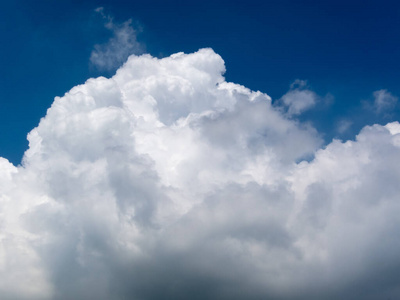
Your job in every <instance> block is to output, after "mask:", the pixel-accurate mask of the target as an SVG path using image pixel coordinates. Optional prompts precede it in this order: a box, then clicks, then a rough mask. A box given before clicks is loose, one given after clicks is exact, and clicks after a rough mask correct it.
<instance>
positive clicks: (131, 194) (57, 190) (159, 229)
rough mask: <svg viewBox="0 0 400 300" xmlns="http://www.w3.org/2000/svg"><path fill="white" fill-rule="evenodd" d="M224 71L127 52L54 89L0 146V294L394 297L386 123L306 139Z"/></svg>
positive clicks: (209, 61) (390, 133) (392, 127)
mask: <svg viewBox="0 0 400 300" xmlns="http://www.w3.org/2000/svg"><path fill="white" fill-rule="evenodd" d="M224 72H225V66H224V61H223V60H222V58H221V57H220V56H219V55H218V54H216V53H214V51H213V50H211V49H201V50H199V51H198V52H196V53H193V54H183V53H177V54H174V55H172V56H170V57H166V58H163V59H157V58H155V57H152V56H150V55H142V56H130V57H129V59H128V61H127V62H126V63H125V64H124V65H123V66H122V67H121V68H120V69H119V70H118V71H117V73H116V74H115V75H114V76H113V77H112V78H110V79H107V78H104V77H99V78H96V79H89V80H88V81H87V82H86V83H85V84H83V85H79V86H76V87H74V88H73V89H71V91H69V92H68V93H67V94H66V95H65V96H64V97H62V98H56V99H55V101H54V103H53V104H52V106H51V107H50V109H49V110H48V112H47V115H46V116H45V117H44V118H43V119H42V120H41V121H40V124H39V125H38V126H37V127H36V128H35V129H33V130H32V131H31V132H30V133H29V135H28V139H29V149H28V150H27V151H26V153H25V156H24V159H23V164H22V166H18V167H15V166H13V165H12V164H11V163H9V162H8V161H7V160H6V159H3V158H0V167H1V168H0V207H1V209H0V224H1V226H2V231H1V233H0V237H1V239H0V274H1V278H2V280H1V282H0V298H2V299H188V298H190V299H350V298H351V299H376V298H385V297H386V298H388V297H392V298H396V297H398V296H399V293H398V289H397V287H398V285H397V278H398V275H399V274H398V270H399V268H398V267H399V265H400V259H399V257H398V252H399V250H400V243H399V241H398V239H396V236H397V233H398V231H399V229H400V222H399V221H397V220H398V217H397V216H398V214H399V212H400V205H399V201H398V198H399V197H398V196H399V193H400V189H399V185H398V182H399V180H400V171H399V169H398V167H397V164H396V162H398V161H400V125H399V123H397V122H394V123H390V124H387V125H386V126H381V125H374V126H367V127H365V128H364V129H363V130H362V131H361V132H360V133H359V135H358V136H357V138H356V140H355V141H347V142H341V141H338V140H334V141H332V142H331V143H330V144H328V145H327V146H326V147H324V148H321V145H322V141H321V138H320V136H319V134H318V132H317V131H316V130H315V129H314V128H313V127H311V126H310V125H309V124H303V123H300V122H299V121H297V120H295V119H293V118H292V117H291V116H290V115H288V114H286V113H284V112H282V110H281V109H279V108H276V107H274V106H273V105H272V104H271V99H270V97H269V96H268V95H266V94H264V93H261V92H254V91H251V90H249V89H247V88H246V87H244V86H241V85H238V84H234V83H230V82H226V81H225V79H224V77H223V74H224ZM292 96H294V94H293V93H292V94H291V97H292ZM303 96H304V95H303ZM304 99H305V98H301V99H300V100H299V101H302V102H301V103H303V104H302V105H301V106H298V105H297V104H296V105H297V106H293V105H294V103H296V102H295V101H294V100H293V101H292V100H290V101H286V102H287V103H289V104H290V105H292V103H293V105H292V106H290V107H292V108H293V109H292V110H293V111H292V115H293V114H297V113H298V112H300V111H302V110H304V109H306V107H307V108H308V106H310V105H309V104H307V103H311V102H312V101H309V102H307V103H306V102H305V100H304ZM303 100H304V101H303ZM299 103H300V102H299ZM310 156H312V157H314V158H313V159H312V160H311V161H306V160H304V158H306V157H310Z"/></svg>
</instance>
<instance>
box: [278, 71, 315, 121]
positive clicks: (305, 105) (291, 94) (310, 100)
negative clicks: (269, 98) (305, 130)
mask: <svg viewBox="0 0 400 300" xmlns="http://www.w3.org/2000/svg"><path fill="white" fill-rule="evenodd" d="M317 98H318V96H317V95H316V94H315V93H314V92H313V91H311V90H310V89H308V86H307V81H306V80H300V79H296V80H295V81H294V82H293V83H292V84H291V85H290V90H289V91H288V92H287V93H286V94H285V95H283V96H282V98H281V99H280V103H281V104H283V106H285V107H286V108H287V113H288V114H289V115H299V114H301V113H302V112H304V111H306V110H308V109H310V108H312V107H313V106H315V104H316V103H317Z"/></svg>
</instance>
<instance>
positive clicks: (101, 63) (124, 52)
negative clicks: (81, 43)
mask: <svg viewBox="0 0 400 300" xmlns="http://www.w3.org/2000/svg"><path fill="white" fill-rule="evenodd" d="M95 11H96V12H97V13H99V14H100V15H101V16H102V17H103V19H104V20H105V25H104V26H105V28H106V29H108V30H109V31H111V32H112V37H111V38H110V39H109V40H108V42H107V43H104V44H96V45H95V46H94V49H93V51H92V53H91V54H90V62H91V64H92V65H93V66H95V67H96V68H98V69H99V70H106V71H114V70H115V69H116V68H118V67H119V66H120V65H121V64H122V63H124V62H125V61H126V59H127V58H128V56H129V55H131V54H141V53H143V52H144V51H143V50H144V47H143V45H142V44H141V43H139V42H138V41H137V31H136V30H135V29H134V28H133V27H132V20H128V21H126V22H123V23H122V24H119V23H115V22H114V20H113V18H112V17H111V16H109V15H106V14H105V12H104V8H103V7H99V8H97V9H96V10H95Z"/></svg>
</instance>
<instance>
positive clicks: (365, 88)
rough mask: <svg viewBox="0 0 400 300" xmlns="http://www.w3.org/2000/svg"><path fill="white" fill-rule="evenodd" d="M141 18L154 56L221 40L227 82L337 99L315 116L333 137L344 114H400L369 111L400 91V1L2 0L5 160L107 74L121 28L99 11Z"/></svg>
mask: <svg viewBox="0 0 400 300" xmlns="http://www.w3.org/2000/svg"><path fill="white" fill-rule="evenodd" d="M99 6H103V7H104V8H105V10H106V12H107V13H108V14H112V15H113V16H114V17H115V20H116V21H118V22H123V21H125V20H127V19H129V18H131V19H133V24H134V26H135V27H136V28H141V33H140V34H139V36H138V39H139V41H141V42H142V43H143V44H144V45H145V47H146V50H147V52H148V53H150V54H152V55H154V56H158V57H163V56H167V55H170V54H172V53H175V52H179V51H184V52H193V51H197V50H198V49H199V48H203V47H211V48H213V49H214V51H216V52H217V53H219V54H220V55H221V56H222V57H223V59H224V60H225V63H226V67H227V73H226V78H227V80H228V81H233V82H236V83H239V84H242V85H245V86H247V87H249V88H251V89H254V90H260V91H263V92H266V93H268V94H269V95H271V97H272V98H273V99H278V98H280V97H281V96H282V95H283V94H284V93H286V92H287V90H288V89H289V85H290V84H291V83H292V82H293V81H294V80H295V79H303V80H307V81H308V83H309V85H310V88H311V89H312V90H314V91H315V92H316V93H317V94H319V95H321V96H324V95H326V94H327V93H330V94H331V95H332V96H333V98H334V102H333V103H332V104H331V105H330V106H327V107H326V106H319V107H316V108H315V109H314V111H312V112H309V113H307V114H306V115H305V116H303V118H309V119H310V120H311V121H312V122H313V123H314V124H315V126H316V127H317V128H318V129H319V130H320V131H321V132H322V134H325V138H326V139H327V140H329V139H331V138H332V137H334V136H337V134H336V133H335V132H334V130H333V127H334V124H335V122H337V121H338V120H340V119H341V118H347V119H350V120H352V121H353V122H354V126H353V127H352V130H351V132H348V133H347V134H346V135H343V136H338V137H340V138H352V137H353V136H354V134H355V133H357V131H358V130H359V129H360V128H361V127H362V126H363V125H368V124H373V123H376V122H378V123H387V122H389V121H393V120H399V116H400V112H399V109H398V107H397V108H396V109H395V110H394V111H393V112H391V113H390V114H386V115H377V114H375V113H374V112H373V111H371V110H368V109H365V108H363V104H362V103H363V102H365V101H367V102H368V101H372V99H373V96H372V93H373V92H374V91H376V90H380V89H387V90H388V91H389V92H391V93H392V94H393V95H395V96H397V97H398V96H400V86H399V78H400V76H399V75H400V39H399V37H400V2H398V1H251V0H247V1H217V0H214V1H118V0H113V1H106V0H104V1H64V0H37V1H33V0H30V1H27V0H25V1H24V0H17V1H2V3H1V4H0V22H1V26H0V34H1V40H2V43H1V47H0V65H1V68H0V72H1V75H0V76H1V80H0V91H1V94H0V156H2V157H6V158H7V159H9V160H10V161H11V162H13V163H14V164H19V163H20V160H21V158H22V155H23V152H24V151H25V150H26V148H27V141H26V134H27V133H28V132H29V131H30V130H31V129H32V128H33V127H35V126H36V125H37V124H38V122H39V120H40V118H41V117H43V116H44V115H45V114H46V109H47V108H48V107H49V106H50V105H51V103H52V102H53V98H54V97H55V96H62V95H63V94H64V93H65V92H67V91H68V90H69V89H70V88H72V87H73V86H75V85H77V84H80V83H83V82H84V81H85V80H86V79H87V78H89V77H94V76H98V75H106V76H110V75H112V74H107V73H101V72H99V71H97V70H95V69H94V68H93V67H90V64H89V57H90V53H91V51H92V50H93V46H94V45H95V44H98V43H103V42H105V41H107V39H108V38H109V37H110V35H109V34H110V33H109V32H108V31H107V30H105V28H104V26H103V23H102V22H103V21H102V20H101V18H100V17H99V15H98V14H95V13H94V9H95V8H96V7H99Z"/></svg>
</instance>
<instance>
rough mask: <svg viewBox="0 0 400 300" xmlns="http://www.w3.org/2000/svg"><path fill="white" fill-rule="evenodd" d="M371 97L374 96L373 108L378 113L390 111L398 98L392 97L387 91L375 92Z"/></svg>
mask: <svg viewBox="0 0 400 300" xmlns="http://www.w3.org/2000/svg"><path fill="white" fill-rule="evenodd" d="M373 95H374V108H375V109H376V111H377V112H378V113H382V112H386V111H388V110H392V109H393V108H394V107H395V106H396V104H397V100H398V98H397V97H395V96H393V95H392V94H391V93H389V92H388V91H387V90H379V91H375V92H374V93H373Z"/></svg>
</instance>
